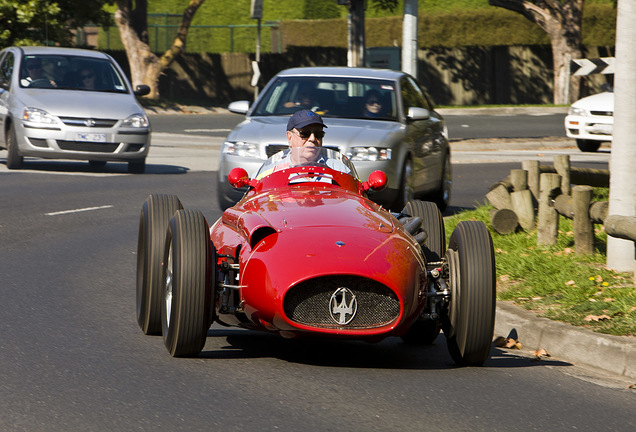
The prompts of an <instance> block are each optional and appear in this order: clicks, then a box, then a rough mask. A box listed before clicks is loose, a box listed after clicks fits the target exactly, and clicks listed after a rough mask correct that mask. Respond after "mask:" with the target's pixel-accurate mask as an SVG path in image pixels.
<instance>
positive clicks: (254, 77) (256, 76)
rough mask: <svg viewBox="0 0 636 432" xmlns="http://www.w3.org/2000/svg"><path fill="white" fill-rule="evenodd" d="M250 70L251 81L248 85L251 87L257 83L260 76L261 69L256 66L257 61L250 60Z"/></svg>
mask: <svg viewBox="0 0 636 432" xmlns="http://www.w3.org/2000/svg"><path fill="white" fill-rule="evenodd" d="M252 72H253V73H254V74H253V75H252V82H250V85H251V86H252V87H256V86H257V85H258V80H259V79H260V78H261V69H260V68H259V67H258V62H256V61H252Z"/></svg>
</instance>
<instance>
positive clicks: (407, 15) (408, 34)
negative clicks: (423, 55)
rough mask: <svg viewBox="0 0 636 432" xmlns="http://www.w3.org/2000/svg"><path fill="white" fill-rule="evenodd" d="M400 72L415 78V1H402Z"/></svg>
mask: <svg viewBox="0 0 636 432" xmlns="http://www.w3.org/2000/svg"><path fill="white" fill-rule="evenodd" d="M403 19H404V21H403V25H402V70H403V71H404V72H406V73H408V74H411V75H412V76H414V77H417V0H404V18H403Z"/></svg>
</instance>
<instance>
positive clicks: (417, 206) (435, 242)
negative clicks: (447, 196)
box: [402, 200, 446, 262]
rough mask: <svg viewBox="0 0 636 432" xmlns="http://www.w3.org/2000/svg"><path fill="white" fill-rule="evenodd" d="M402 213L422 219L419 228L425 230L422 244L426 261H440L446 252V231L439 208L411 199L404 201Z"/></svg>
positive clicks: (426, 202) (430, 203)
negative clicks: (424, 239) (425, 237)
mask: <svg viewBox="0 0 636 432" xmlns="http://www.w3.org/2000/svg"><path fill="white" fill-rule="evenodd" d="M402 213H404V214H407V215H409V216H415V217H419V218H420V219H421V220H422V225H421V228H420V229H421V230H422V231H425V232H426V234H427V237H428V238H427V239H426V242H425V243H424V245H423V250H424V256H426V261H427V262H434V261H440V260H441V259H442V257H443V256H444V253H445V252H446V231H445V229H444V218H443V217H442V213H441V212H440V211H439V208H438V207H437V206H436V205H435V204H434V203H432V202H429V201H419V200H412V201H409V202H407V203H406V205H405V206H404V209H403V210H402Z"/></svg>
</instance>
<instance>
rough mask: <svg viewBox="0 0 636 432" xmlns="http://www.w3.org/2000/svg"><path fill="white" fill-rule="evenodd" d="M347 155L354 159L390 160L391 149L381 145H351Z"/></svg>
mask: <svg viewBox="0 0 636 432" xmlns="http://www.w3.org/2000/svg"><path fill="white" fill-rule="evenodd" d="M347 156H348V157H349V159H351V160H352V161H388V160H391V149H388V148H381V147H351V148H350V149H349V152H347Z"/></svg>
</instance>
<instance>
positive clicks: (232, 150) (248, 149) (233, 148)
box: [223, 141, 260, 158]
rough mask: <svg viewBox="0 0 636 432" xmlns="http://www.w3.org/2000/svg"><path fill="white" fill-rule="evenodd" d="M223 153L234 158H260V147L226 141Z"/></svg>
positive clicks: (252, 144) (241, 142) (242, 142)
mask: <svg viewBox="0 0 636 432" xmlns="http://www.w3.org/2000/svg"><path fill="white" fill-rule="evenodd" d="M223 153H226V154H229V155H232V156H240V157H251V158H260V152H259V150H258V145H257V144H254V143H248V142H244V141H225V142H224V143H223Z"/></svg>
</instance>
